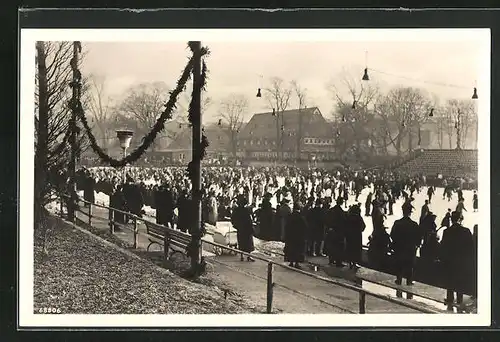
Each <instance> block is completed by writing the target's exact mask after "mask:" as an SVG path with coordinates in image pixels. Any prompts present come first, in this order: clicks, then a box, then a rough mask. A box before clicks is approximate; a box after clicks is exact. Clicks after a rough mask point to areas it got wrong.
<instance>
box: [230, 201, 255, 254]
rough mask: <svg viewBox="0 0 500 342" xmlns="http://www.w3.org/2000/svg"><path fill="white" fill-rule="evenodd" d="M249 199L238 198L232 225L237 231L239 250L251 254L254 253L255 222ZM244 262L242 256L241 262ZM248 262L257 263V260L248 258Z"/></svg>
mask: <svg viewBox="0 0 500 342" xmlns="http://www.w3.org/2000/svg"><path fill="white" fill-rule="evenodd" d="M247 203H248V202H247V198H246V196H244V195H240V196H238V199H237V207H236V208H234V210H233V213H232V216H231V223H232V224H233V227H234V228H235V229H236V237H237V239H238V249H239V250H241V251H243V252H247V253H251V252H253V251H254V245H253V222H252V213H251V211H250V208H248V207H247ZM243 260H244V257H243V254H241V261H243ZM247 261H255V259H253V258H251V257H250V256H248V257H247Z"/></svg>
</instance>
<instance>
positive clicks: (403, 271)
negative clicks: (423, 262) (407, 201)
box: [391, 206, 422, 285]
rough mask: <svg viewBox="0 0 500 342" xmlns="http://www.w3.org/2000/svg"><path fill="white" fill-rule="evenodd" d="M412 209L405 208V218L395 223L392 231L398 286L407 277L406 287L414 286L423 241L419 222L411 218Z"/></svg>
mask: <svg viewBox="0 0 500 342" xmlns="http://www.w3.org/2000/svg"><path fill="white" fill-rule="evenodd" d="M410 215H411V209H410V208H409V207H407V206H405V207H404V208H403V218H402V219H399V220H397V221H395V222H394V225H393V226H392V230H391V240H392V249H393V251H394V258H395V261H396V264H397V275H396V284H397V285H401V283H402V280H403V277H404V276H405V277H406V285H413V269H414V267H415V259H416V256H417V249H418V247H420V244H421V241H422V234H421V232H420V229H419V227H418V224H417V222H415V221H413V220H412V219H411V218H410Z"/></svg>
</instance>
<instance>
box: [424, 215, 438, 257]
mask: <svg viewBox="0 0 500 342" xmlns="http://www.w3.org/2000/svg"><path fill="white" fill-rule="evenodd" d="M420 228H421V230H422V236H423V243H422V247H420V257H421V258H423V259H426V260H428V261H429V262H434V261H435V260H437V258H438V256H439V239H438V236H437V225H436V215H435V214H434V213H432V212H429V213H428V214H427V215H426V216H425V218H424V219H423V220H422V222H421V223H420Z"/></svg>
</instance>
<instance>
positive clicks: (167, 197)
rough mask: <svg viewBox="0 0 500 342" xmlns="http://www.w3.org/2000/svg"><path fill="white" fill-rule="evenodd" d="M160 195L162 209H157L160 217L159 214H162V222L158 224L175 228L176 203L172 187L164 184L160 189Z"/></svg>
mask: <svg viewBox="0 0 500 342" xmlns="http://www.w3.org/2000/svg"><path fill="white" fill-rule="evenodd" d="M158 195H159V202H158V203H159V204H160V207H159V208H157V209H156V213H157V215H158V213H159V212H161V222H158V223H160V224H162V225H165V226H167V225H170V227H171V228H173V225H174V209H175V201H174V195H173V193H172V191H171V189H170V186H169V185H168V184H164V185H163V186H162V187H160V190H159V192H158Z"/></svg>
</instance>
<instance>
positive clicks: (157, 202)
mask: <svg viewBox="0 0 500 342" xmlns="http://www.w3.org/2000/svg"><path fill="white" fill-rule="evenodd" d="M153 197H154V208H155V209H156V223H158V224H162V225H163V224H165V210H164V207H165V204H164V197H163V186H160V187H157V188H156V189H155V190H154V195H153Z"/></svg>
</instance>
